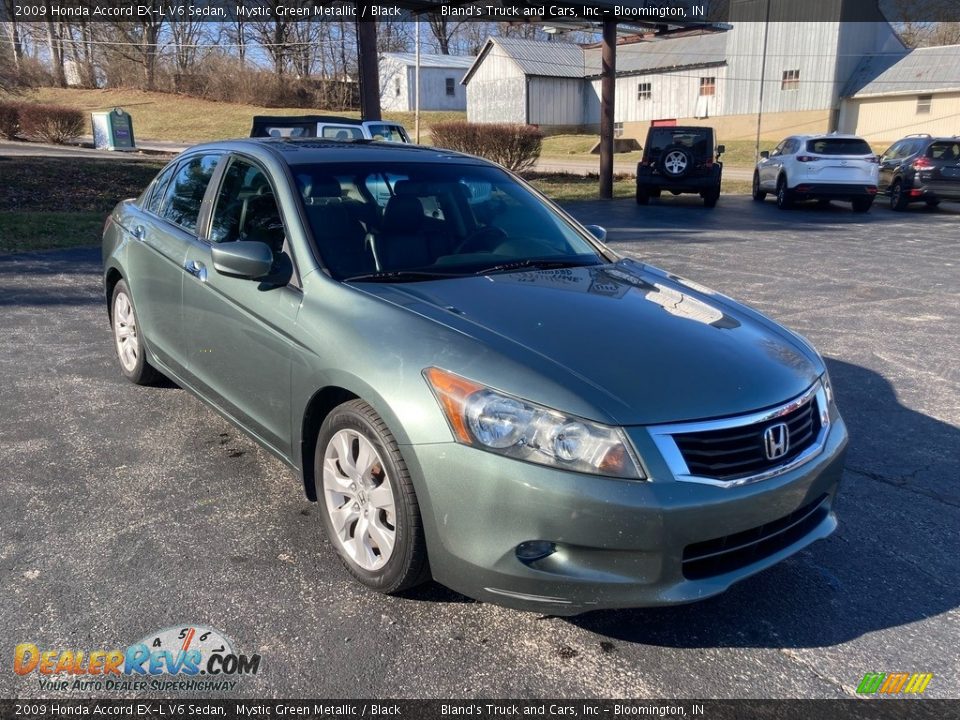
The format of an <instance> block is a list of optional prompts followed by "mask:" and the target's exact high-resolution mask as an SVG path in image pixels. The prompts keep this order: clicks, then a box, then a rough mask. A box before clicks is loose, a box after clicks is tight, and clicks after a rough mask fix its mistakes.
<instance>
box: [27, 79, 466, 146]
mask: <svg viewBox="0 0 960 720" xmlns="http://www.w3.org/2000/svg"><path fill="white" fill-rule="evenodd" d="M19 99H22V100H27V101H33V102H44V103H56V104H58V105H66V106H68V107H74V108H77V109H78V110H82V111H83V112H84V113H90V112H93V111H95V110H112V109H113V108H115V107H122V108H123V109H124V110H126V111H127V112H129V113H130V115H131V116H132V117H133V130H134V134H135V135H136V137H138V138H143V139H145V140H146V139H150V140H174V141H178V140H182V141H192V140H197V141H202V140H223V139H225V138H234V137H246V136H248V135H249V134H250V125H251V123H252V120H253V116H254V115H317V114H319V115H323V114H331V115H345V116H348V117H359V115H360V113H358V112H341V111H326V110H314V109H309V108H265V107H258V106H256V105H241V104H239V103H221V102H211V101H210V100H201V99H199V98H195V97H191V96H189V95H175V94H171V93H158V92H145V91H142V90H126V89H109V90H85V89H77V88H66V89H64V88H40V89H38V90H35V91H32V92H30V93H28V94H26V95H25V96H24V97H22V98H19ZM384 117H385V118H386V119H388V120H394V121H397V122H401V123H403V125H404V126H405V127H406V128H407V131H408V132H409V133H410V134H411V135H412V134H413V121H414V118H413V113H412V112H400V113H385V114H384ZM465 119H466V113H464V112H423V113H421V117H420V124H421V130H427V131H428V132H429V128H430V126H431V125H432V124H433V123H436V122H443V121H447V120H465Z"/></svg>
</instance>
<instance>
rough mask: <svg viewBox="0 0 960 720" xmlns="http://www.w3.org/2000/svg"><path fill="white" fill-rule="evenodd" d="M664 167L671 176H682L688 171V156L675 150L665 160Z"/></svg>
mask: <svg viewBox="0 0 960 720" xmlns="http://www.w3.org/2000/svg"><path fill="white" fill-rule="evenodd" d="M663 167H664V168H665V169H666V171H667V172H668V173H670V174H671V175H680V174H682V173H683V171H684V170H686V169H687V156H686V155H684V154H683V153H682V152H680V151H679V150H673V151H672V152H669V153H667V156H666V157H665V158H664V160H663Z"/></svg>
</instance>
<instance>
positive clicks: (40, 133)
mask: <svg viewBox="0 0 960 720" xmlns="http://www.w3.org/2000/svg"><path fill="white" fill-rule="evenodd" d="M84 127H85V123H84V117H83V113H82V112H81V111H80V110H75V109H73V108H68V107H63V106H62V105H33V104H25V105H23V106H22V107H21V108H20V131H21V132H22V133H23V134H24V135H25V136H27V137H29V138H31V139H34V140H45V141H47V142H50V143H56V144H57V145H63V144H65V143H67V142H68V141H70V140H73V139H74V138H75V137H77V136H78V135H80V134H81V133H82V132H83V130H84Z"/></svg>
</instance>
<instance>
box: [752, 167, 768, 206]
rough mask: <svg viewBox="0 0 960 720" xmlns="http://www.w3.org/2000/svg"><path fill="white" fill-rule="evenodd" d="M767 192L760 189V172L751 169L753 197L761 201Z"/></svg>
mask: <svg viewBox="0 0 960 720" xmlns="http://www.w3.org/2000/svg"><path fill="white" fill-rule="evenodd" d="M766 197H767V194H766V193H765V192H764V191H763V190H761V189H760V173H758V172H757V171H756V170H754V171H753V199H754V200H756V201H757V202H763V201H764V200H765V199H766Z"/></svg>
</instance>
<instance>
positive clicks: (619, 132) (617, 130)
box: [613, 122, 623, 137]
mask: <svg viewBox="0 0 960 720" xmlns="http://www.w3.org/2000/svg"><path fill="white" fill-rule="evenodd" d="M613 136H614V137H623V123H622V122H615V123H614V124H613Z"/></svg>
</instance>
